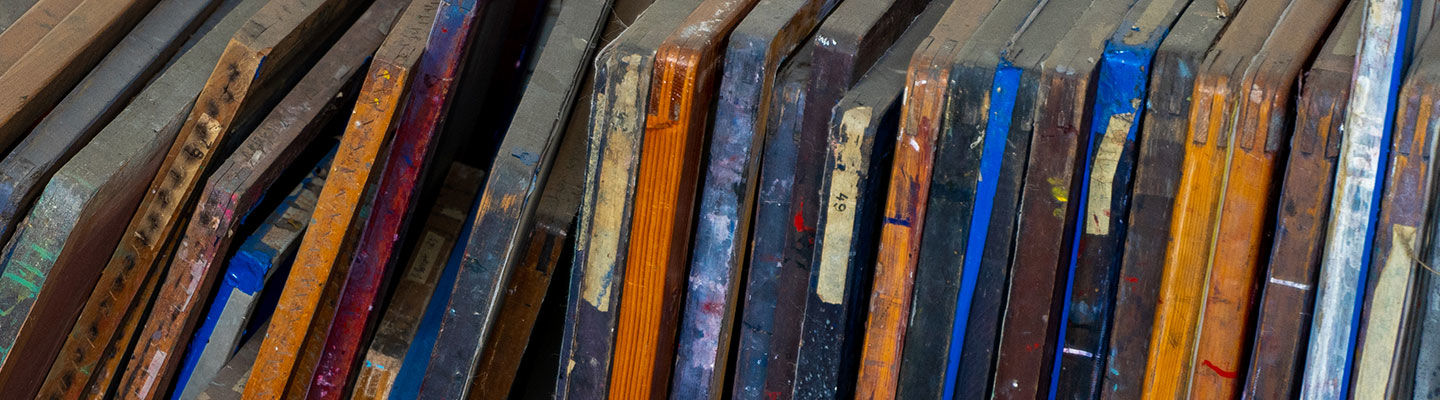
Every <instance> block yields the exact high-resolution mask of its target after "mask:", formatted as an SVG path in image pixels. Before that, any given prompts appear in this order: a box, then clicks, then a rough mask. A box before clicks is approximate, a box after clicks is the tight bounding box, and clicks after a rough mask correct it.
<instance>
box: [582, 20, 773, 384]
mask: <svg viewBox="0 0 1440 400" xmlns="http://www.w3.org/2000/svg"><path fill="white" fill-rule="evenodd" d="M755 3H756V1H755V0H706V1H702V2H701V3H700V4H699V5H698V6H697V7H696V9H695V11H694V12H692V13H691V14H690V15H689V16H688V17H686V18H685V20H684V21H683V22H681V23H680V25H679V27H678V28H677V29H676V30H675V31H674V33H671V34H670V35H669V36H668V37H666V38H665V40H664V41H663V42H661V44H660V46H659V48H658V49H657V50H656V52H655V66H654V75H653V78H652V79H651V82H650V99H649V106H648V107H647V109H648V111H647V113H648V114H649V115H647V116H646V117H645V139H644V141H643V142H642V144H641V153H640V159H639V164H638V167H637V169H636V175H637V176H636V180H635V200H634V203H635V204H634V206H633V207H634V214H633V216H632V217H631V219H630V224H631V225H630V226H631V229H630V234H631V236H630V241H629V244H628V247H629V248H628V249H627V254H629V257H628V258H627V259H626V267H625V269H626V271H627V273H626V274H625V294H624V296H623V297H621V298H620V318H619V321H618V325H619V329H618V330H617V331H616V339H615V340H616V343H617V346H616V348H615V354H614V357H613V362H614V364H615V367H614V368H613V369H612V370H611V373H610V381H611V385H610V397H614V398H634V399H648V398H660V397H663V396H665V395H666V394H667V393H668V391H669V390H668V389H669V383H670V371H671V367H673V366H674V355H675V348H676V329H677V327H678V325H679V324H680V310H681V308H682V307H683V303H682V302H681V301H682V298H681V296H680V294H681V293H682V291H683V290H684V279H685V267H686V261H687V260H688V257H689V255H690V254H689V253H690V251H689V250H690V241H691V233H692V232H691V228H692V227H693V226H694V224H693V223H692V222H693V219H692V218H693V217H694V214H695V206H696V204H695V203H696V201H695V200H696V197H697V195H696V192H697V187H698V185H699V182H700V178H701V177H700V161H701V158H702V156H703V154H702V153H701V150H702V149H703V147H704V144H705V141H706V136H707V135H706V132H707V131H708V130H709V121H710V118H711V117H710V115H709V113H710V111H711V102H712V101H714V98H715V95H714V93H713V91H714V90H715V87H716V84H715V81H716V80H717V79H718V78H717V75H718V73H717V72H719V71H718V70H719V69H720V67H719V66H718V64H719V60H720V57H721V56H723V53H722V51H723V50H724V48H723V46H724V44H725V37H726V36H727V35H729V34H730V31H731V30H732V29H734V28H735V26H736V25H737V24H739V23H740V20H741V19H742V18H744V17H745V15H746V14H748V13H749V12H750V9H751V7H753V6H754V5H755Z"/></svg>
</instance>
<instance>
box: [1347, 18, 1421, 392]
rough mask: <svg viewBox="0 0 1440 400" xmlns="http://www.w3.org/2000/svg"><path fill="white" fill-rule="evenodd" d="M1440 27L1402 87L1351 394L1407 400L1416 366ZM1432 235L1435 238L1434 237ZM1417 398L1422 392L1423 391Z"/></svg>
mask: <svg viewBox="0 0 1440 400" xmlns="http://www.w3.org/2000/svg"><path fill="white" fill-rule="evenodd" d="M1432 38H1440V29H1431V30H1430V32H1429V33H1428V34H1426V35H1425V43H1427V45H1425V46H1423V47H1421V48H1420V50H1419V52H1417V53H1416V54H1415V59H1414V61H1413V63H1412V68H1411V69H1410V72H1409V73H1408V74H1407V77H1406V78H1405V86H1404V88H1403V89H1402V90H1401V92H1400V99H1399V101H1400V108H1399V109H1398V110H1396V111H1397V113H1396V121H1395V135H1394V137H1393V141H1392V142H1391V143H1390V144H1389V146H1390V154H1391V158H1390V159H1389V160H1388V161H1385V162H1387V163H1389V164H1390V165H1389V168H1387V169H1386V170H1387V172H1386V173H1387V174H1389V176H1388V177H1386V179H1385V194H1384V197H1383V198H1382V200H1381V203H1380V215H1379V221H1378V222H1377V225H1376V227H1375V243H1374V244H1373V246H1374V248H1375V249H1376V250H1375V252H1374V253H1372V255H1371V258H1370V269H1369V271H1368V274H1369V277H1367V278H1366V279H1365V282H1366V286H1365V291H1364V294H1365V297H1364V299H1365V302H1364V308H1363V309H1362V312H1361V314H1360V321H1359V324H1360V326H1359V332H1358V333H1357V336H1356V351H1357V354H1356V355H1355V356H1354V357H1355V360H1354V361H1353V362H1354V368H1355V371H1354V372H1353V374H1354V377H1355V380H1354V385H1355V386H1354V388H1353V389H1351V393H1352V394H1353V396H1355V398H1363V399H1383V398H1411V397H1412V396H1413V395H1412V394H1411V391H1412V386H1413V385H1414V383H1413V382H1414V376H1413V374H1414V373H1415V370H1414V369H1413V368H1414V367H1413V366H1411V365H1408V364H1409V361H1407V360H1411V359H1414V358H1413V357H1414V354H1415V353H1416V350H1415V349H1416V346H1415V345H1417V344H1418V343H1414V342H1413V341H1412V340H1411V338H1410V337H1409V336H1410V335H1409V334H1408V333H1409V332H1412V331H1413V328H1412V325H1415V324H1416V320H1417V315H1416V314H1415V307H1414V306H1413V305H1414V304H1417V303H1418V302H1417V299H1418V298H1420V297H1421V296H1418V295H1417V294H1416V293H1415V291H1416V289H1415V288H1416V287H1417V285H1416V279H1417V277H1418V276H1420V275H1419V274H1429V273H1430V272H1428V271H1425V270H1423V269H1421V268H1417V267H1419V266H1420V264H1419V261H1420V259H1419V257H1420V254H1423V253H1420V250H1419V248H1420V245H1421V243H1422V241H1423V240H1425V238H1424V237H1423V231H1420V230H1421V229H1424V225H1423V224H1424V223H1425V220H1426V218H1427V216H1428V215H1429V212H1430V208H1431V207H1430V204H1431V203H1430V200H1431V199H1432V198H1433V197H1432V196H1433V194H1432V193H1433V192H1434V184H1433V179H1435V172H1434V171H1433V168H1432V164H1431V163H1432V162H1433V160H1434V157H1435V156H1434V152H1435V137H1434V135H1435V133H1434V132H1435V128H1433V127H1432V126H1431V124H1434V123H1436V122H1437V121H1436V119H1435V117H1434V116H1433V115H1434V113H1435V112H1436V111H1440V108H1437V104H1436V101H1435V100H1436V97H1437V96H1440V92H1437V89H1440V86H1437V85H1440V68H1436V64H1435V60H1437V57H1440V39H1434V40H1432ZM1432 240H1433V239H1432ZM1422 397H1423V396H1422Z"/></svg>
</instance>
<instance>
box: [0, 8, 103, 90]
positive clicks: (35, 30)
mask: <svg viewBox="0 0 1440 400" xmlns="http://www.w3.org/2000/svg"><path fill="white" fill-rule="evenodd" d="M83 2H84V0H40V1H32V2H31V3H34V4H32V5H31V6H30V8H29V9H28V10H22V11H21V13H22V14H19V15H17V18H16V19H15V20H14V22H13V23H11V24H10V25H9V26H8V27H6V28H5V29H4V31H3V32H0V75H4V74H5V72H6V71H9V70H10V67H11V66H13V65H15V63H16V62H17V61H20V58H21V57H23V56H25V53H28V52H29V51H30V48H32V47H34V46H35V44H36V43H39V42H40V39H43V38H45V35H46V34H49V33H50V30H51V29H55V26H56V25H58V24H60V21H62V20H64V19H65V17H67V16H69V15H70V12H71V11H74V10H75V8H76V7H79V6H80V3H83Z"/></svg>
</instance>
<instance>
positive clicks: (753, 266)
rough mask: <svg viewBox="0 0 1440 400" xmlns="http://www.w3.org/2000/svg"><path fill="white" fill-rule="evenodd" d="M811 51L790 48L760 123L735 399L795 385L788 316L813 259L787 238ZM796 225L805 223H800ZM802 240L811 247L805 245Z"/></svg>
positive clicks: (798, 308) (784, 394) (779, 394)
mask: <svg viewBox="0 0 1440 400" xmlns="http://www.w3.org/2000/svg"><path fill="white" fill-rule="evenodd" d="M813 54H815V41H813V40H811V41H807V42H806V43H805V44H804V45H803V46H802V47H800V48H799V49H797V50H795V54H793V55H791V56H790V59H789V60H786V61H785V66H784V67H781V69H780V72H779V74H777V75H776V77H775V83H774V84H773V85H772V89H773V90H772V91H771V93H769V94H767V95H768V96H770V111H769V112H770V115H769V116H767V118H766V121H765V125H766V126H765V135H766V139H765V144H764V149H763V150H762V151H763V152H764V154H763V155H762V157H761V163H762V166H761V170H760V178H759V179H760V189H759V194H758V195H759V196H760V199H759V201H758V202H757V204H756V205H755V225H754V228H752V229H753V231H752V234H751V237H752V239H751V245H750V260H749V261H750V262H749V265H748V266H747V268H748V270H747V271H746V272H745V273H746V275H747V281H746V283H745V289H744V290H745V303H744V304H743V305H742V306H741V313H742V314H743V315H742V316H741V321H740V327H739V329H740V340H739V347H738V348H737V349H736V350H735V378H734V387H733V389H732V390H733V393H734V395H735V396H736V397H739V398H744V399H763V398H766V397H765V396H774V398H776V399H780V398H786V399H788V398H789V396H790V389H791V388H792V387H794V384H795V358H796V350H797V349H798V346H799V344H800V321H801V318H791V316H796V315H802V313H804V312H805V290H804V288H805V285H806V283H808V280H809V277H810V266H809V264H808V260H809V259H810V257H809V255H806V256H805V257H804V259H805V260H807V261H806V262H803V263H802V262H801V260H796V259H791V258H787V257H786V256H785V255H784V254H785V252H787V251H789V250H790V249H793V248H796V247H800V246H802V243H795V242H789V241H786V240H787V239H786V237H787V236H786V235H787V233H788V232H800V231H803V229H799V227H797V226H796V225H795V217H794V216H793V215H792V214H791V213H790V201H789V198H790V194H792V193H791V192H790V190H791V189H792V188H793V183H794V182H795V178H796V171H795V161H796V160H795V155H796V154H795V152H796V148H797V145H798V144H799V135H800V133H801V129H800V126H801V123H802V120H803V116H802V114H801V113H802V112H803V111H804V109H805V92H806V90H805V89H806V86H807V84H808V83H809V82H810V68H811V56H812V55H813ZM812 207H813V206H812ZM801 222H802V224H801V227H803V225H804V224H803V222H804V221H801ZM803 245H805V246H806V247H808V246H809V242H808V241H807V242H804V243H803Z"/></svg>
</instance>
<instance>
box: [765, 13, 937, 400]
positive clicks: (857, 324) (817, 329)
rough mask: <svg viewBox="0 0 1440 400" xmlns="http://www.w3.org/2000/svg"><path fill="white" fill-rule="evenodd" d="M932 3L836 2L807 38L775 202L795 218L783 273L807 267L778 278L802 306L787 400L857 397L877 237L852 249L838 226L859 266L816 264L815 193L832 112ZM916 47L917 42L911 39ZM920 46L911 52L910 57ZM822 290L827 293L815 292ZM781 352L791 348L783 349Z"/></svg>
mask: <svg viewBox="0 0 1440 400" xmlns="http://www.w3.org/2000/svg"><path fill="white" fill-rule="evenodd" d="M929 3H930V1H929V0H889V1H867V2H847V3H842V4H841V5H839V6H838V7H836V9H835V11H834V12H832V13H831V15H830V16H829V17H827V18H826V19H825V22H823V23H821V24H820V27H819V28H818V29H817V30H816V32H815V37H814V38H813V39H811V41H812V42H813V43H814V44H813V47H814V50H813V53H814V54H812V55H811V57H812V59H811V64H810V65H811V72H810V81H809V82H808V83H807V86H806V88H805V93H804V94H803V96H804V110H803V113H802V114H801V115H800V118H801V119H802V120H801V122H800V124H801V125H800V127H799V129H800V130H799V132H798V133H797V134H796V135H795V136H796V137H795V138H794V139H792V140H794V142H795V144H794V145H795V150H794V153H793V154H788V155H784V156H782V158H780V160H777V161H779V162H778V163H776V164H777V166H784V167H791V165H793V167H791V168H793V169H794V173H793V178H792V181H791V182H790V183H789V184H790V187H789V188H788V190H786V191H784V192H782V193H781V197H780V198H779V199H777V200H779V201H780V202H782V204H785V203H788V205H787V206H788V209H789V215H793V217H792V218H790V219H787V220H789V221H791V222H792V226H790V227H789V229H788V230H786V231H785V232H784V240H785V242H782V243H783V244H785V245H786V247H785V248H784V251H783V252H782V253H780V257H783V258H782V263H785V264H799V263H804V264H801V265H803V267H802V268H800V269H796V270H794V271H793V272H792V271H784V270H782V273H781V275H780V278H781V279H782V280H781V281H780V282H779V284H780V285H779V287H778V290H780V291H782V293H784V292H793V293H795V294H794V295H793V296H795V297H796V299H794V300H790V299H789V298H788V296H790V295H788V294H787V295H786V297H782V298H781V299H784V300H785V301H787V302H790V301H794V302H801V303H802V304H803V307H804V314H803V315H802V316H797V317H796V318H793V319H799V320H800V321H799V322H800V327H799V329H800V332H799V341H798V343H796V344H794V345H793V346H797V347H796V350H794V351H795V352H796V356H795V368H794V372H793V373H794V378H793V379H794V384H793V385H794V387H793V388H792V389H790V390H789V393H785V394H784V396H787V397H786V398H815V397H836V396H840V397H845V396H851V395H852V393H853V392H854V390H855V383H856V382H855V377H856V376H857V374H858V370H859V362H860V356H861V350H860V349H861V346H862V344H863V340H864V331H863V329H864V324H865V311H866V306H867V305H868V299H869V297H870V296H869V289H870V276H871V273H872V269H873V263H874V257H875V255H874V246H875V242H874V241H875V240H876V239H875V237H876V235H877V234H878V230H874V229H869V228H865V229H861V230H860V231H859V232H858V233H855V236H857V237H854V238H853V239H856V240H854V241H852V240H850V239H852V238H849V237H846V236H845V233H847V232H851V231H852V230H855V229H856V228H855V226H854V224H853V223H852V222H855V221H858V220H853V221H845V220H842V219H841V218H837V219H836V220H835V228H834V229H836V230H837V233H836V234H833V236H834V237H835V239H832V241H835V240H838V242H837V243H836V244H834V245H833V246H832V247H835V249H833V250H832V251H835V252H840V253H842V254H844V253H850V250H855V255H856V257H855V258H850V259H847V258H846V257H844V256H831V259H830V261H829V262H826V261H825V260H824V259H822V258H821V254H822V250H823V249H822V248H821V247H822V246H821V244H822V243H823V236H822V234H823V230H824V226H823V225H824V223H823V221H821V216H822V212H823V211H824V210H825V207H826V205H825V203H826V202H828V201H829V199H828V196H826V195H822V194H821V193H822V190H823V187H822V185H823V184H824V179H826V177H825V172H826V167H825V158H826V156H827V155H828V154H829V146H830V144H829V143H828V138H829V136H830V131H831V128H830V123H831V121H832V111H833V109H834V107H835V105H836V104H838V103H839V101H840V99H841V98H843V97H844V96H845V92H846V91H847V90H848V89H849V88H850V87H851V86H852V85H854V84H855V83H856V82H858V81H860V79H861V78H862V77H863V76H864V75H865V73H866V72H867V71H869V70H870V69H871V67H872V66H873V65H875V63H876V62H877V61H879V60H880V59H881V58H882V57H883V56H884V55H885V53H886V51H887V50H888V49H889V48H890V47H891V45H892V44H894V43H895V42H896V41H897V40H898V39H899V38H900V37H901V36H902V35H904V33H905V32H906V27H907V26H909V23H911V22H912V21H916V19H917V16H918V15H920V14H921V12H922V11H924V10H925V9H926V5H927V4H929ZM933 11H934V12H933V13H932V14H933V15H934V18H932V19H931V20H929V21H928V22H922V23H917V24H919V25H923V26H924V28H920V29H921V30H920V31H916V32H915V33H912V35H911V36H923V35H925V34H926V33H928V30H929V28H930V27H933V26H934V24H935V20H938V19H939V16H940V15H941V14H942V13H943V8H941V9H936V10H933ZM921 39H923V37H922V38H916V39H912V40H914V41H918V40H921ZM917 43H918V42H917ZM917 45H918V44H911V45H910V46H909V47H910V50H909V51H913V50H914V48H915V46H917ZM880 114H884V113H883V112H882V113H880ZM877 118H878V116H877ZM867 119H868V118H867ZM862 131H863V129H862ZM887 132H888V131H887ZM857 144H858V142H857ZM792 160H793V161H792ZM875 196H878V194H877V195H875ZM866 206H870V203H868V202H867V203H866ZM876 207H878V205H876ZM850 211H855V210H850ZM868 214H869V212H867V213H865V215H868ZM807 221H813V222H807ZM772 235H774V236H780V235H779V234H774V233H772ZM766 240H777V239H766ZM762 256H763V255H762ZM852 261H853V262H852ZM785 264H781V265H782V266H783V265H785ZM820 288H823V290H824V293H818V292H817V291H816V290H817V289H820ZM777 306H778V307H786V306H787V305H786V304H778V305H777ZM787 323H789V322H787ZM784 345H785V346H792V344H790V343H788V342H787V343H784ZM801 349H803V350H801ZM787 350H788V348H787ZM784 373H786V374H789V373H790V371H784ZM786 378H788V376H787V377H786ZM772 381H773V380H772Z"/></svg>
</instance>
